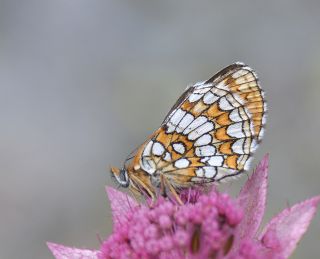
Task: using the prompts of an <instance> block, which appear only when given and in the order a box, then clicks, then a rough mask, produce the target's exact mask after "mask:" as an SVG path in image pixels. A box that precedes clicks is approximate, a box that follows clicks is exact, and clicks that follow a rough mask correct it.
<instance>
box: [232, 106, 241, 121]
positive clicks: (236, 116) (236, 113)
mask: <svg viewBox="0 0 320 259" xmlns="http://www.w3.org/2000/svg"><path fill="white" fill-rule="evenodd" d="M229 118H230V120H232V121H234V122H238V121H242V118H241V117H240V114H239V109H234V110H233V111H232V112H230V114H229Z"/></svg>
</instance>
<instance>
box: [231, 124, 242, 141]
mask: <svg viewBox="0 0 320 259" xmlns="http://www.w3.org/2000/svg"><path fill="white" fill-rule="evenodd" d="M227 134H228V135H229V136H231V137H234V138H242V137H244V134H243V132H242V123H241V122H238V123H235V124H231V125H230V126H228V128H227Z"/></svg>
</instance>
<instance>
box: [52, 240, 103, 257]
mask: <svg viewBox="0 0 320 259" xmlns="http://www.w3.org/2000/svg"><path fill="white" fill-rule="evenodd" d="M47 246H48V247H49V249H50V250H51V252H52V254H53V255H54V257H55V258H56V259H66V258H68V259H98V253H99V251H92V250H87V249H78V248H71V247H66V246H63V245H58V244H54V243H49V242H48V243H47Z"/></svg>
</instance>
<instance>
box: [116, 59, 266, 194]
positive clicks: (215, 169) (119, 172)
mask: <svg viewBox="0 0 320 259" xmlns="http://www.w3.org/2000/svg"><path fill="white" fill-rule="evenodd" d="M265 112H266V103H265V99H264V94H263V91H262V90H261V88H260V86H259V83H258V78H257V75H256V74H255V72H254V71H253V70H252V69H251V68H250V67H248V66H246V65H245V64H243V63H240V62H237V63H234V64H232V65H230V66H228V67H226V68H224V69H222V70H221V71H220V72H218V73H217V74H216V75H214V76H213V77H212V78H210V79H209V80H207V81H204V82H200V83H196V84H195V85H193V86H191V87H188V88H187V89H186V90H185V92H184V93H183V94H182V96H181V97H180V98H179V99H178V101H177V102H176V104H175V105H174V106H173V107H172V109H171V110H170V112H169V113H168V115H167V116H166V118H165V120H164V121H163V123H162V124H161V126H160V128H159V129H158V130H156V131H155V132H154V133H153V134H152V135H151V136H150V137H149V138H148V139H147V140H146V142H144V143H143V144H142V145H141V146H140V147H139V149H138V150H137V152H136V154H135V155H134V157H133V159H132V160H131V162H130V163H129V164H128V165H125V166H124V167H123V168H122V169H118V168H115V167H112V168H111V172H112V175H113V176H115V178H116V179H117V181H118V182H119V184H120V185H121V186H123V187H129V188H130V189H131V190H132V191H134V192H135V193H146V194H147V195H149V196H150V197H152V198H153V199H155V197H156V195H157V193H158V191H159V190H161V192H162V194H165V193H166V191H170V192H171V193H173V194H174V195H175V196H177V195H176V194H177V192H179V190H181V189H183V188H187V187H191V186H194V185H197V184H202V185H203V184H210V183H213V182H219V181H221V180H222V179H226V178H228V177H232V176H236V175H239V174H241V173H242V172H243V171H245V170H248V168H249V164H250V158H251V156H252V153H253V152H254V151H255V150H256V148H257V146H258V143H259V141H260V140H261V138H262V136H263V127H264V124H265V120H266V117H265Z"/></svg>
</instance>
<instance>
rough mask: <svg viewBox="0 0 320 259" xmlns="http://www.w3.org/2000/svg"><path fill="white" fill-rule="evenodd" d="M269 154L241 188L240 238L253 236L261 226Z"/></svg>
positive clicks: (238, 232) (238, 231) (238, 229)
mask: <svg viewBox="0 0 320 259" xmlns="http://www.w3.org/2000/svg"><path fill="white" fill-rule="evenodd" d="M268 167H269V155H265V156H264V158H263V159H262V160H261V162H260V163H259V165H258V166H257V168H256V170H255V171H254V173H253V174H252V175H251V177H250V179H249V180H248V181H247V182H246V184H245V185H244V187H243V188H242V189H241V191H240V194H239V197H238V202H239V205H240V207H241V208H242V209H243V213H244V217H243V219H242V221H241V223H240V224H239V226H238V228H237V233H236V236H238V238H239V239H240V240H242V239H244V238H246V239H250V238H253V237H254V236H255V235H256V233H257V230H258V228H259V226H260V223H261V220H262V217H263V215H264V210H265V206H266V196H267V183H268V182H267V180H268Z"/></svg>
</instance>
